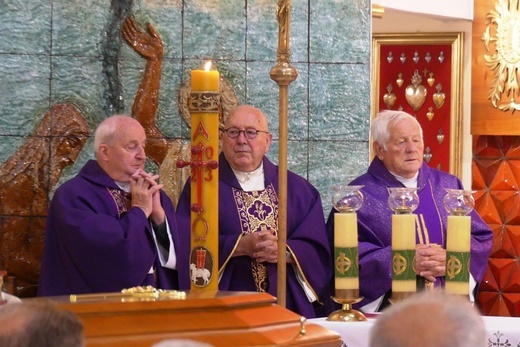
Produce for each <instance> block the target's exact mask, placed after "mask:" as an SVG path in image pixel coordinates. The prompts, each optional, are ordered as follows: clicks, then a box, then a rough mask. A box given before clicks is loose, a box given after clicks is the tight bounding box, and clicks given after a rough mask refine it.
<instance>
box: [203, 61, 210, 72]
mask: <svg viewBox="0 0 520 347" xmlns="http://www.w3.org/2000/svg"><path fill="white" fill-rule="evenodd" d="M204 70H206V71H211V60H208V61H207V62H206V64H204Z"/></svg>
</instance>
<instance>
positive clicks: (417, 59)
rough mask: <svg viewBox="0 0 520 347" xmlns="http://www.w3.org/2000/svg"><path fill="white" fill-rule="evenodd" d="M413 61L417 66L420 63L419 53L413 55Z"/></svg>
mask: <svg viewBox="0 0 520 347" xmlns="http://www.w3.org/2000/svg"><path fill="white" fill-rule="evenodd" d="M412 60H413V62H414V63H416V64H417V63H418V62H419V52H417V51H415V53H414V54H413V58H412Z"/></svg>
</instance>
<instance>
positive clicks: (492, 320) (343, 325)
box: [309, 316, 520, 347]
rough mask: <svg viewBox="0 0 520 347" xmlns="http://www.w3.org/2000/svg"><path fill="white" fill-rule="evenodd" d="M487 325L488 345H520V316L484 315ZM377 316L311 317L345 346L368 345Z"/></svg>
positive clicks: (491, 346)
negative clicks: (347, 319)
mask: <svg viewBox="0 0 520 347" xmlns="http://www.w3.org/2000/svg"><path fill="white" fill-rule="evenodd" d="M482 318H483V320H484V325H485V326H486V331H487V338H488V344H487V345H488V346H490V347H494V346H510V347H517V346H520V317H490V316H483V317H482ZM376 319H377V318H368V320H367V321H364V322H329V321H327V320H326V318H315V319H309V322H312V323H315V324H319V325H321V326H323V327H325V328H328V329H330V330H332V331H335V332H337V333H338V334H340V336H341V339H342V341H343V346H346V347H368V338H369V334H370V329H371V328H372V326H373V325H374V323H375V321H376Z"/></svg>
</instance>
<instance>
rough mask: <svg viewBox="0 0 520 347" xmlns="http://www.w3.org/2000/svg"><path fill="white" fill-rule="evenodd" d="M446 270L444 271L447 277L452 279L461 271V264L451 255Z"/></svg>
mask: <svg viewBox="0 0 520 347" xmlns="http://www.w3.org/2000/svg"><path fill="white" fill-rule="evenodd" d="M446 269H447V270H448V271H446V274H447V275H448V277H449V278H450V279H453V278H455V276H457V275H458V274H459V273H460V272H461V271H462V263H461V262H460V260H459V259H457V257H455V256H453V255H452V256H450V259H449V260H448V262H447V264H446Z"/></svg>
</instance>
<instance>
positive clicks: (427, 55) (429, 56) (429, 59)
mask: <svg viewBox="0 0 520 347" xmlns="http://www.w3.org/2000/svg"><path fill="white" fill-rule="evenodd" d="M424 60H426V62H427V63H429V62H430V61H431V60H432V56H431V54H430V52H427V53H426V57H424Z"/></svg>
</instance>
